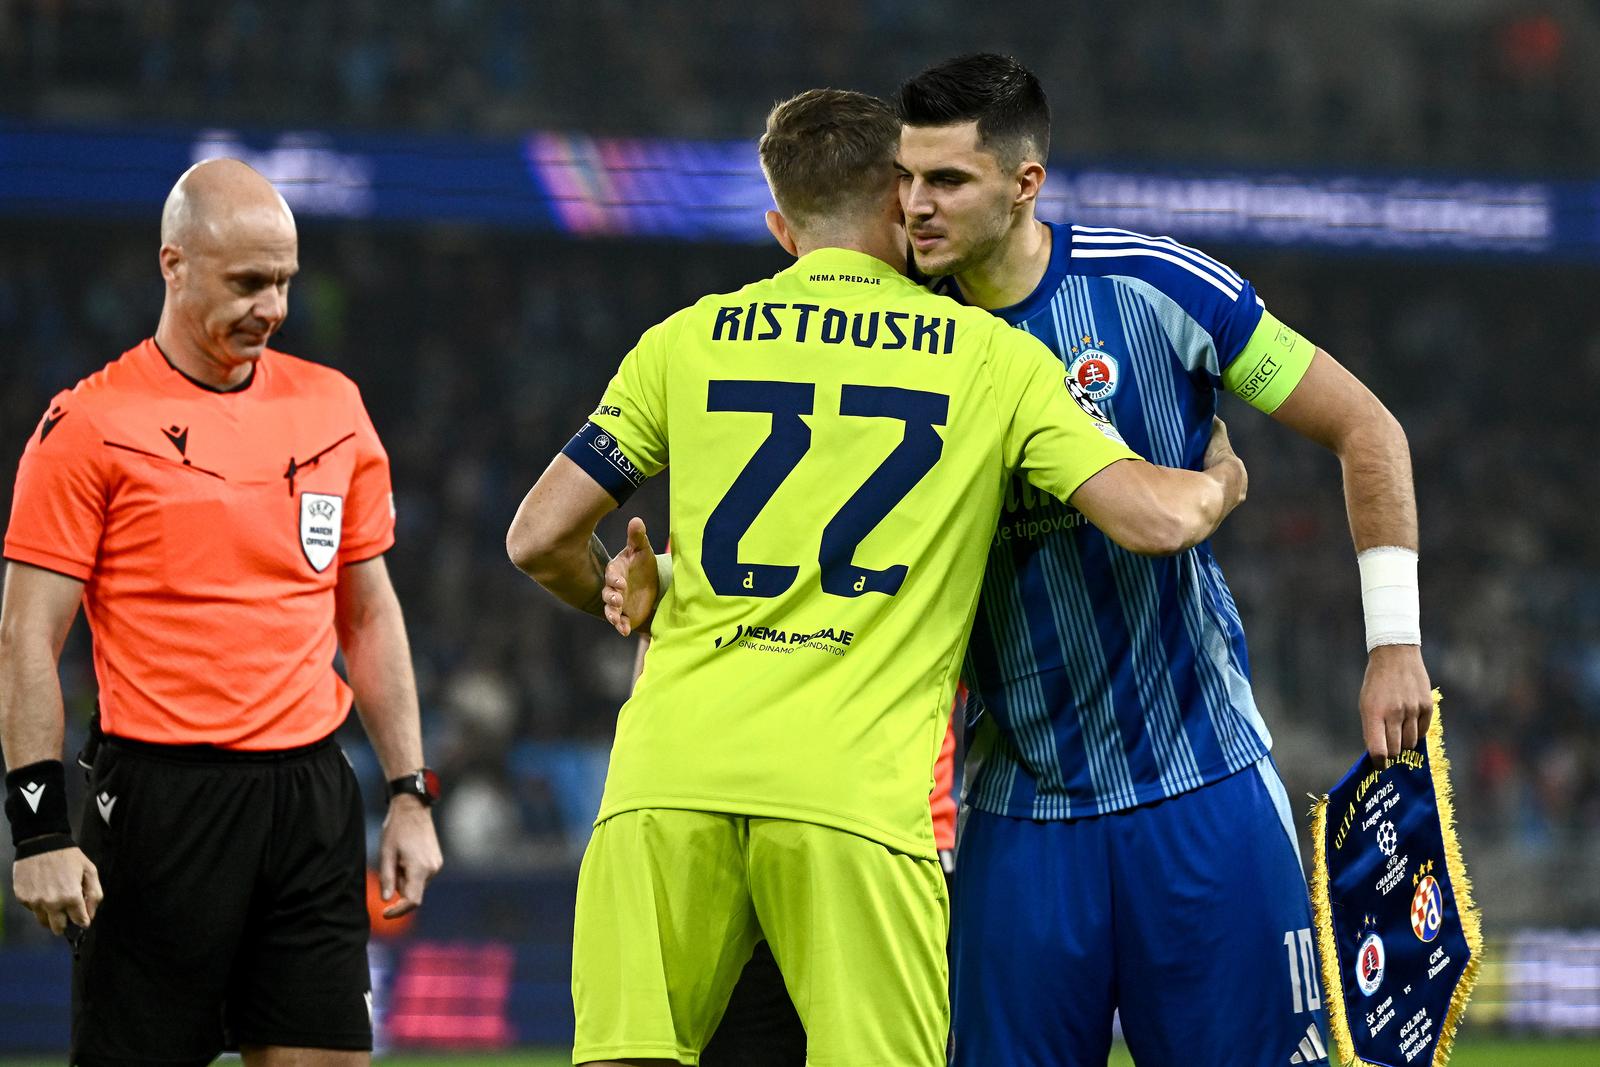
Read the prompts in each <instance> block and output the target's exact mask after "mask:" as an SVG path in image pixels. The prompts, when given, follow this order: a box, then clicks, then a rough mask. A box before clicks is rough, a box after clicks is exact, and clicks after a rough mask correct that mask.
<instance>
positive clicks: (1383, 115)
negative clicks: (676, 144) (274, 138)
mask: <svg viewBox="0 0 1600 1067" xmlns="http://www.w3.org/2000/svg"><path fill="white" fill-rule="evenodd" d="M69 43H70V47H67V45H68V44H69ZM977 49H989V50H996V51H1004V52H1011V53H1014V54H1015V55H1017V57H1018V58H1019V59H1021V60H1023V62H1025V63H1027V64H1028V65H1029V66H1030V67H1032V68H1033V69H1034V70H1035V71H1036V72H1037V73H1038V74H1039V76H1040V77H1041V78H1042V79H1043V81H1044V84H1045V86H1046V87H1047V89H1048V90H1049V92H1050V95H1051V98H1052V100H1053V102H1054V105H1055V109H1056V114H1057V146H1058V151H1059V152H1060V153H1061V154H1063V155H1067V156H1072V157H1080V158H1081V157H1099V158H1117V159H1149V158H1165V159H1177V160H1190V159H1197V158H1205V159H1208V160H1215V161H1222V162H1231V163H1251V162H1255V163H1266V164H1269V165H1282V164H1285V163H1294V162H1329V161H1333V162H1336V163H1337V164H1338V165H1340V166H1349V165H1351V164H1367V165H1396V164H1402V165H1426V166H1433V167H1470V168H1473V169H1479V170H1482V169H1499V170H1510V171H1518V172H1521V171H1526V170H1528V169H1529V168H1530V165H1536V166H1537V167H1538V168H1539V169H1549V168H1551V167H1558V168H1562V169H1566V170H1569V171H1580V170H1585V169H1587V170H1593V169H1595V167H1596V164H1597V161H1600V111H1597V110H1596V109H1595V108H1593V107H1591V106H1589V102H1590V101H1592V100H1594V99H1596V98H1597V97H1600V85H1597V84H1596V82H1597V79H1600V71H1597V70H1596V68H1595V66H1594V64H1592V63H1591V64H1584V63H1577V62H1573V57H1574V56H1577V55H1594V54H1596V51H1597V49H1600V15H1597V13H1596V11H1595V9H1594V7H1593V5H1585V4H1578V3H1571V2H1567V3H1552V4H1547V5H1538V4H1534V5H1530V4H1528V3H1524V2H1514V0H1478V2H1475V3H1470V4H1462V3H1449V2H1445V0H1432V2H1427V3H1408V4H1399V3H1394V2H1393V0H1351V2H1350V3H1346V4H1341V5H1325V6H1322V7H1310V6H1304V5H1302V6H1295V7H1285V6H1284V5H1281V4H1272V3H1267V2H1264V0H1207V2H1203V3H1192V4H1181V5H1174V4H1171V3H1165V2H1162V0H1123V2H1122V3H1119V4H1115V5H1097V4H1078V5H1053V6H1052V5H1046V6H1042V7H1041V6H1039V5H1032V6H1029V5H1003V4H991V5H973V4H958V3H953V2H950V0H934V2H929V0H918V2H914V3H913V2H910V0H871V2H869V3H846V2H840V0H830V2H819V3H811V4H788V5H772V4H749V3H746V2H744V0H705V2H702V3H697V4H661V3H649V2H646V0H606V2H603V3H596V4H582V5H578V4H528V3H525V2H523V0H416V2H413V3H404V4H384V3H378V2H376V0H359V2H350V3H344V4H323V3H317V2H315V0H279V2H277V3H272V4H266V3H262V2H261V0H221V2H218V3H199V2H197V0H0V69H3V70H6V71H7V72H8V73H9V74H11V76H10V77H7V78H4V79H0V111H5V112H11V113H13V114H23V115H28V116H31V117H35V118H44V119H61V120H68V121H73V120H83V119H134V118H143V119H160V120H164V121H171V120H187V121H189V122H194V123H203V124H205V125H214V124H217V123H232V124H247V125H248V124H270V125H279V124H281V123H282V122H283V121H284V116H285V115H293V116H294V119H293V121H294V122H296V123H301V124H308V125H329V124H334V125H353V126H361V127H371V126H397V125H398V126H407V127H415V128H423V129H431V130H440V131H452V132H454V131H460V130H471V129H475V130H477V131H479V132H486V133H507V132H521V131H524V130H528V129H534V128H548V129H583V130H593V131H599V132H609V133H634V134H640V133H659V134H673V135H680V136H695V137H700V136H709V137H730V136H740V137H745V136H750V135H751V134H752V133H753V132H754V131H755V130H757V129H759V128H760V122H761V119H762V117H763V116H764V115H765V113H766V110H767V108H768V107H770V106H771V104H772V102H773V101H774V100H777V99H780V98H782V97H784V96H787V95H789V94H790V93H793V92H795V91H798V90H800V89H803V88H808V87H811V86H814V85H819V84H834V85H839V86H841V87H848V88H858V89H864V90H868V91H876V92H885V91H887V90H889V89H890V88H892V87H893V86H894V85H895V84H896V83H897V82H898V81H899V80H900V79H902V78H904V77H906V76H908V75H910V74H912V73H914V72H915V71H916V70H917V69H920V68H921V67H923V66H925V65H927V64H928V63H930V62H933V61H935V60H938V59H941V58H944V57H946V56H949V55H953V54H956V53H959V52H965V51H973V50H977Z"/></svg>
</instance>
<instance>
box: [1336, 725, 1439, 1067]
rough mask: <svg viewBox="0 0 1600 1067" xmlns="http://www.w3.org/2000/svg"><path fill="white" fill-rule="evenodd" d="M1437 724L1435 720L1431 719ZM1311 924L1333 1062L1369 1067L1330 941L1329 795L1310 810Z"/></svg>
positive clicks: (1345, 1066) (1349, 1066) (1342, 1066)
mask: <svg viewBox="0 0 1600 1067" xmlns="http://www.w3.org/2000/svg"><path fill="white" fill-rule="evenodd" d="M1434 721H1435V722H1437V721H1438V716H1437V715H1435V716H1434ZM1311 921H1312V925H1313V926H1315V927H1316V928H1317V955H1318V956H1319V957H1321V963H1322V1003H1323V1006H1324V1007H1326V1008H1327V1009H1328V1036H1329V1037H1331V1038H1332V1039H1333V1053H1334V1062H1335V1063H1336V1064H1339V1065H1340V1067H1372V1065H1371V1064H1369V1063H1367V1061H1366V1060H1363V1059H1358V1058H1357V1057H1356V1052H1355V1041H1354V1040H1353V1039H1352V1038H1351V1036H1350V1019H1349V1017H1348V1016H1347V1015H1346V1014H1345V1010H1344V976H1343V975H1342V974H1341V973H1340V970H1339V953H1338V947H1337V945H1335V943H1334V939H1333V902H1332V899H1331V898H1330V897H1329V895H1328V794H1326V793H1324V794H1322V796H1320V797H1317V798H1316V803H1315V804H1314V805H1313V806H1312V808H1311Z"/></svg>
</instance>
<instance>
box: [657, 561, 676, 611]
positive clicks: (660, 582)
mask: <svg viewBox="0 0 1600 1067" xmlns="http://www.w3.org/2000/svg"><path fill="white" fill-rule="evenodd" d="M671 588H672V553H671V552H657V553H656V603H658V604H659V603H661V598H662V597H664V596H666V595H667V590H668V589H671Z"/></svg>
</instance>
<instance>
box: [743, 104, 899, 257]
mask: <svg viewBox="0 0 1600 1067" xmlns="http://www.w3.org/2000/svg"><path fill="white" fill-rule="evenodd" d="M899 147H900V119H899V118H898V117H897V116H896V115H895V113H894V111H893V109H892V108H890V107H889V105H888V104H887V103H886V102H884V101H882V100H879V99H878V98H877V97H875V96H868V95H867V94H866V93H856V92H850V91H848V90H845V89H808V90H806V91H805V92H803V93H801V94H799V95H798V96H792V97H790V98H789V99H787V100H784V101H783V102H781V103H779V104H778V105H777V106H775V107H774V108H773V109H772V111H771V113H769V114H768V115H767V132H766V133H765V134H763V135H762V137H761V169H762V171H764V172H765V173H766V176H767V184H768V185H769V186H771V188H772V199H773V200H774V201H776V202H777V205H778V210H779V211H781V212H783V214H784V216H785V217H787V218H788V219H789V220H790V221H791V222H792V223H794V224H796V225H798V226H802V227H804V226H808V225H813V224H815V223H816V222H818V221H819V220H823V219H852V218H856V217H859V216H862V215H865V214H868V213H870V212H872V211H876V210H877V209H878V207H879V206H880V204H881V201H882V199H883V196H884V194H885V192H886V190H887V189H888V188H890V186H891V185H892V183H893V181H894V157H895V152H896V151H897V150H898V149H899Z"/></svg>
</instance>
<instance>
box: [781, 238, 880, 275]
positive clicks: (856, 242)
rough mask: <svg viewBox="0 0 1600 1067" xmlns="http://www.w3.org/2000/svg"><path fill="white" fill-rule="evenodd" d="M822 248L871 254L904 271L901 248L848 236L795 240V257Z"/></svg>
mask: <svg viewBox="0 0 1600 1067" xmlns="http://www.w3.org/2000/svg"><path fill="white" fill-rule="evenodd" d="M824 248H842V249H845V250H846V251H849V252H860V253H861V254H862V255H866V256H871V257H872V258H873V259H877V260H882V261H883V262H884V263H885V264H887V265H888V266H890V267H893V268H894V269H895V271H897V272H898V273H900V274H904V273H905V272H906V268H905V261H906V257H905V250H904V249H903V248H896V247H895V246H894V244H893V243H885V242H875V241H865V240H860V239H855V238H848V237H837V236H834V237H828V238H821V239H817V240H815V241H796V242H795V258H796V259H798V258H799V257H801V256H804V255H806V254H808V253H810V252H817V251H820V250H822V249H824Z"/></svg>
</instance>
